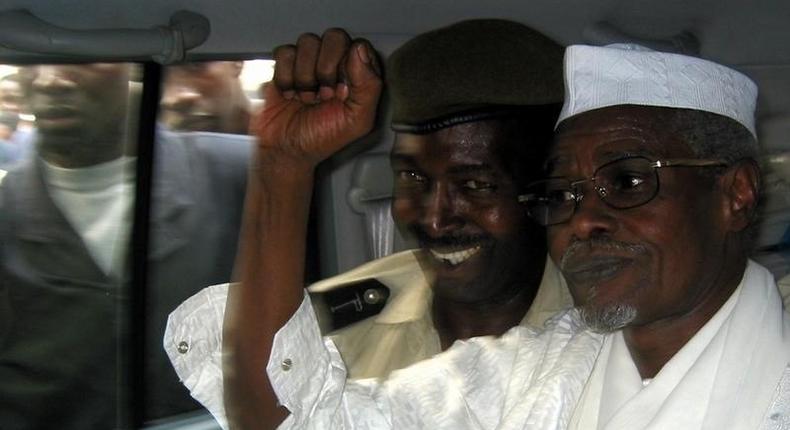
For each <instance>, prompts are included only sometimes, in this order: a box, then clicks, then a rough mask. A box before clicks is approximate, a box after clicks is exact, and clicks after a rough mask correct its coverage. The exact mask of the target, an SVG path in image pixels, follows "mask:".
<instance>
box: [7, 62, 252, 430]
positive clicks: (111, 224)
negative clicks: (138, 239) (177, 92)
mask: <svg viewBox="0 0 790 430" xmlns="http://www.w3.org/2000/svg"><path fill="white" fill-rule="evenodd" d="M130 70H131V67H130V66H129V65H127V64H85V65H41V66H31V67H29V68H27V70H26V71H25V79H24V80H23V82H24V83H25V84H24V85H23V87H24V89H25V94H26V96H27V102H28V104H29V106H30V108H31V110H32V112H33V114H35V118H36V122H35V129H36V130H35V132H34V136H33V140H34V142H35V153H34V156H31V157H29V158H28V159H27V160H25V161H24V162H22V163H21V164H19V165H18V167H17V168H16V169H14V170H12V171H10V172H9V173H8V174H7V175H6V177H5V178H4V180H3V182H2V184H0V220H2V222H1V223H0V299H4V300H3V301H4V303H0V306H2V307H4V308H5V309H0V312H3V318H0V319H1V320H2V321H0V329H2V332H0V335H2V336H3V337H4V338H5V339H4V340H3V339H0V342H2V343H0V381H2V383H0V428H2V429H4V430H11V429H31V428H50V427H51V426H52V425H57V427H58V428H60V429H94V428H95V429H99V428H102V429H107V428H119V427H126V426H127V424H128V422H127V420H128V418H126V417H125V416H124V408H125V407H126V405H128V398H127V395H128V379H127V378H128V375H129V374H130V373H131V371H130V367H129V351H130V350H131V348H135V349H137V348H144V353H145V360H146V361H145V363H144V369H143V371H144V380H143V381H144V384H145V387H146V390H145V393H144V404H142V405H139V406H138V407H139V408H141V409H142V411H143V416H144V418H145V420H146V421H151V420H155V419H158V418H164V417H168V416H172V415H175V414H178V413H182V412H188V411H192V410H195V409H197V404H196V403H194V401H192V400H191V399H190V398H189V395H188V393H187V391H186V390H185V389H184V388H183V387H182V386H181V385H180V384H179V382H178V379H177V377H176V375H175V373H174V372H173V371H172V369H171V368H170V365H169V363H168V361H167V357H166V356H165V354H164V352H163V351H162V348H161V338H162V335H163V333H164V325H165V322H166V316H167V313H168V312H169V311H170V310H171V309H172V308H173V307H174V306H175V305H176V304H178V303H180V302H181V301H182V300H184V299H185V298H186V297H189V296H190V295H191V294H193V293H194V292H195V290H196V288H195V286H202V285H208V284H213V283H218V282H225V281H227V280H228V279H229V278H230V277H231V270H232V267H233V259H234V251H235V249H236V241H237V236H238V230H239V223H240V214H241V208H242V201H243V194H244V189H245V187H246V166H247V160H248V157H249V150H250V139H249V138H248V137H246V136H230V135H228V136H225V135H223V136H218V135H197V134H186V133H185V134H176V133H171V132H168V131H164V130H160V131H159V133H158V135H157V142H155V146H154V150H155V154H154V160H155V162H154V163H155V164H154V167H153V179H152V181H153V182H152V196H151V212H150V238H151V239H150V244H149V249H148V272H147V275H148V289H147V290H146V291H147V295H146V298H147V300H146V303H145V306H146V323H145V332H144V336H145V343H143V344H138V343H135V344H130V343H129V342H128V340H129V336H130V332H129V327H128V321H127V319H128V315H129V314H128V312H129V309H130V306H131V303H130V296H131V294H132V293H131V291H130V288H131V287H136V285H134V286H132V285H130V265H131V259H130V255H129V249H130V242H131V241H132V238H131V229H132V222H133V220H132V218H133V207H134V203H135V202H134V195H135V168H136V157H135V142H136V136H135V133H134V130H135V129H136V119H135V118H134V115H130V112H131V113H134V112H136V109H134V106H136V104H135V101H136V100H135V99H134V96H132V95H130V77H129V74H130ZM130 117H131V120H130V119H129V118H130ZM3 326H4V327H3Z"/></svg>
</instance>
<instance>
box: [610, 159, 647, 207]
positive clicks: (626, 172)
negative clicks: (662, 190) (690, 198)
mask: <svg viewBox="0 0 790 430" xmlns="http://www.w3.org/2000/svg"><path fill="white" fill-rule="evenodd" d="M595 185H596V188H597V189H598V194H599V195H600V196H601V199H603V200H604V201H606V203H607V204H609V205H610V206H612V207H614V208H618V209H628V208H632V207H635V206H639V205H642V204H645V203H647V202H648V201H650V199H652V198H653V197H655V195H656V193H657V192H658V174H657V172H656V169H654V168H653V166H652V162H651V161H650V160H648V159H646V158H641V157H636V158H626V159H623V160H617V161H613V162H611V163H609V164H604V165H603V166H601V167H600V168H599V169H598V171H597V172H596V173H595Z"/></svg>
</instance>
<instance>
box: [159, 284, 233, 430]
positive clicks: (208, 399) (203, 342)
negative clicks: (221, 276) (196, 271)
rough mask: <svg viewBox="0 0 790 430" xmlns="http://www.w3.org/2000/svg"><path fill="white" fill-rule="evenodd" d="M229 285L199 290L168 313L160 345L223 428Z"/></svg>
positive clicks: (186, 384) (224, 422)
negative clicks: (224, 332) (224, 339)
mask: <svg viewBox="0 0 790 430" xmlns="http://www.w3.org/2000/svg"><path fill="white" fill-rule="evenodd" d="M228 287H229V284H221V285H214V286H211V287H208V288H205V289H203V290H202V291H200V292H199V293H197V294H195V295H194V296H192V297H190V298H189V299H187V300H186V301H184V303H182V304H181V305H180V306H179V307H178V308H176V310H174V311H173V312H172V313H170V316H169V317H168V319H167V328H166V329H165V336H164V339H163V346H164V348H165V352H167V356H168V358H170V362H171V364H172V365H173V368H174V369H175V371H176V374H178V378H179V380H181V382H182V383H183V384H184V386H186V387H187V389H189V394H190V395H191V396H192V397H194V398H195V400H197V401H199V402H200V403H201V404H202V405H203V406H204V407H205V408H206V409H208V411H209V412H211V414H212V415H213V416H214V419H216V420H217V423H219V425H220V426H221V427H222V428H223V429H227V428H228V422H227V419H226V417H225V406H224V403H223V391H222V323H223V319H224V315H225V302H226V300H227V296H228Z"/></svg>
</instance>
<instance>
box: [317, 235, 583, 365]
mask: <svg viewBox="0 0 790 430" xmlns="http://www.w3.org/2000/svg"><path fill="white" fill-rule="evenodd" d="M420 253H421V251H414V250H412V251H404V252H400V253H397V254H393V255H391V256H388V257H385V258H381V259H378V260H374V261H371V262H369V263H366V264H364V265H362V266H360V267H358V268H356V269H353V270H350V271H348V272H345V273H343V274H340V275H337V276H334V277H332V278H329V279H326V280H323V281H321V282H318V283H316V284H313V285H312V286H310V287H309V288H308V291H310V292H311V293H316V292H325V291H331V290H336V289H342V288H344V287H346V286H348V285H353V284H355V283H357V282H360V281H364V280H367V279H376V280H378V281H379V282H381V283H382V284H384V285H385V286H386V287H387V288H389V290H390V298H389V300H388V301H387V305H386V306H385V307H384V309H383V310H382V311H381V312H380V313H379V314H378V315H377V316H374V317H371V318H367V319H365V320H362V321H359V322H357V323H355V324H352V325H351V326H348V327H345V328H343V329H341V330H338V331H335V332H333V333H331V337H332V340H333V341H334V342H335V344H336V345H337V348H338V350H339V351H340V353H341V356H342V357H343V361H344V363H345V365H346V367H347V369H348V376H349V377H350V378H353V379H357V378H371V377H387V376H388V375H389V374H390V372H392V371H393V370H397V369H402V368H404V367H407V366H409V365H411V364H414V363H416V362H418V361H421V360H424V359H426V358H429V357H433V356H434V355H436V354H438V353H439V352H441V344H440V340H439V334H438V333H437V332H436V329H435V328H434V325H433V318H432V317H431V300H432V294H431V289H430V277H431V275H430V274H427V273H426V272H425V271H424V270H423V269H422V267H421V266H420V263H419V261H418V258H419V255H420ZM572 303H573V302H572V299H571V296H570V293H569V292H568V288H567V286H566V285H565V281H564V279H563V278H562V275H561V274H560V272H559V270H558V269H557V268H556V267H555V266H554V263H552V261H551V259H549V258H546V265H545V268H544V271H543V279H542V281H541V284H540V285H539V287H538V292H537V295H536V297H535V300H534V301H533V303H532V306H531V307H530V309H529V310H528V311H527V313H526V314H525V316H524V318H523V319H522V321H521V324H522V325H525V324H530V325H533V326H535V327H541V326H542V325H543V323H544V322H545V321H546V320H547V319H549V318H550V317H551V316H553V315H555V314H556V313H557V312H559V311H560V310H562V309H566V308H569V307H571V306H572Z"/></svg>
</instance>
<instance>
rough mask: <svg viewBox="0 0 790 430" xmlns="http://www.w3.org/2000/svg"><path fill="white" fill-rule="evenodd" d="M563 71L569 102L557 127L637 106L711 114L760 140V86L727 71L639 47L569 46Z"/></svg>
mask: <svg viewBox="0 0 790 430" xmlns="http://www.w3.org/2000/svg"><path fill="white" fill-rule="evenodd" d="M564 71H565V73H564V74H565V103H564V105H563V107H562V112H560V117H559V119H558V121H557V124H559V123H560V122H562V121H563V120H565V119H567V118H569V117H572V116H574V115H578V114H580V113H582V112H587V111H590V110H593V109H598V108H602V107H607V106H615V105H624V104H635V105H644V106H660V107H673V108H687V109H696V110H701V111H706V112H713V113H716V114H719V115H724V116H727V117H730V118H732V119H734V120H735V121H738V122H739V123H741V124H743V126H744V127H746V128H747V129H748V130H749V131H750V132H751V133H752V135H753V136H754V137H755V138H756V137H757V133H756V131H755V125H754V110H755V107H756V103H757V85H755V83H754V82H752V81H751V80H750V79H749V78H748V77H746V76H745V75H743V74H741V73H739V72H737V71H735V70H732V69H730V68H727V67H725V66H722V65H719V64H716V63H713V62H710V61H706V60H702V59H700V58H695V57H689V56H686V55H680V54H668V53H663V52H657V51H652V50H649V49H647V48H644V47H641V46H638V45H626V44H616V45H609V46H606V47H598V46H586V45H571V46H569V47H568V48H567V49H566V50H565V65H564Z"/></svg>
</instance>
